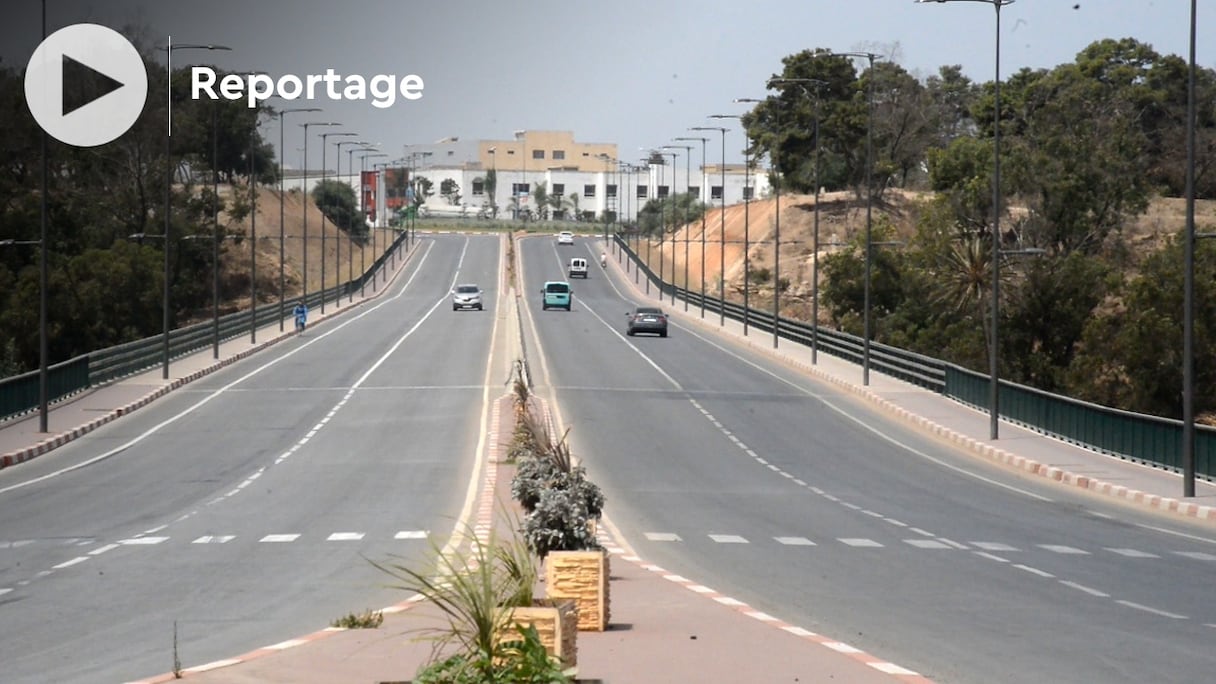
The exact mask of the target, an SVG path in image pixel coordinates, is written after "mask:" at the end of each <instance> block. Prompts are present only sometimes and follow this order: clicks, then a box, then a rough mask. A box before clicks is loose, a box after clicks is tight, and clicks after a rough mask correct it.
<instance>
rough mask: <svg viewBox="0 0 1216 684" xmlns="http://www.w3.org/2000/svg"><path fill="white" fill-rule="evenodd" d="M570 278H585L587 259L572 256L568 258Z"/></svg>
mask: <svg viewBox="0 0 1216 684" xmlns="http://www.w3.org/2000/svg"><path fill="white" fill-rule="evenodd" d="M567 272H568V273H569V274H570V277H571V278H586V277H587V260H586V259H584V258H582V257H572V258H571V259H570V268H568V269H567Z"/></svg>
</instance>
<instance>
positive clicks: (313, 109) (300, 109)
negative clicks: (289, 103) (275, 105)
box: [278, 107, 321, 119]
mask: <svg viewBox="0 0 1216 684" xmlns="http://www.w3.org/2000/svg"><path fill="white" fill-rule="evenodd" d="M319 111H321V108H320V107H294V108H292V109H280V110H279V111H278V114H279V118H280V119H281V118H283V115H284V114H293V113H295V112H319Z"/></svg>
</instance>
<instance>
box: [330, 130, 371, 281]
mask: <svg viewBox="0 0 1216 684" xmlns="http://www.w3.org/2000/svg"><path fill="white" fill-rule="evenodd" d="M368 144H370V143H368V142H367V141H366V140H339V141H338V142H336V143H334V146H335V147H337V148H338V178H339V179H341V178H342V146H343V145H355V146H359V145H368ZM352 152H353V150H347V152H346V160H347V164H346V168H347V172H348V173H350V174H354V172H355V167H354V165H353V164H351V162H350V159H351V154H352ZM352 189H353V186H352ZM346 252H347V254H346V275H347V277H348V278H350V277H351V276H352V274H354V272H355V246H354V243H350V247H349V248H348V249H347V250H346ZM335 261H336V262H337V263H338V264H339V266H338V269H341V265H340V264H341V263H342V243H341V241H339V242H338V256H337V259H335ZM341 279H342V278H341V276H339V277H338V280H341ZM346 294H347V297H346V303H347V304H353V303H354V301H355V289H354V288H353V287H352V288H349V289H348V290H347V293H346ZM339 299H341V297H339Z"/></svg>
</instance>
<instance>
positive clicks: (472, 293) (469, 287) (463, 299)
mask: <svg viewBox="0 0 1216 684" xmlns="http://www.w3.org/2000/svg"><path fill="white" fill-rule="evenodd" d="M461 309H477V310H478V311H481V288H480V287H477V286H476V285H473V284H471V283H469V284H465V285H457V286H456V287H455V288H454V289H453V290H452V311H460V310H461Z"/></svg>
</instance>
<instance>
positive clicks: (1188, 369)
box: [1182, 0, 1216, 497]
mask: <svg viewBox="0 0 1216 684" xmlns="http://www.w3.org/2000/svg"><path fill="white" fill-rule="evenodd" d="M1195 21H1196V9H1195V0H1191V28H1190V58H1189V60H1188V69H1187V85H1186V236H1187V237H1186V256H1185V260H1186V275H1185V283H1184V290H1185V292H1184V299H1185V301H1184V302H1183V316H1182V320H1183V326H1182V327H1183V331H1182V495H1183V496H1184V497H1192V496H1195V240H1196V238H1198V237H1207V238H1210V237H1216V234H1212V233H1205V234H1202V235H1196V234H1195Z"/></svg>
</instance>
